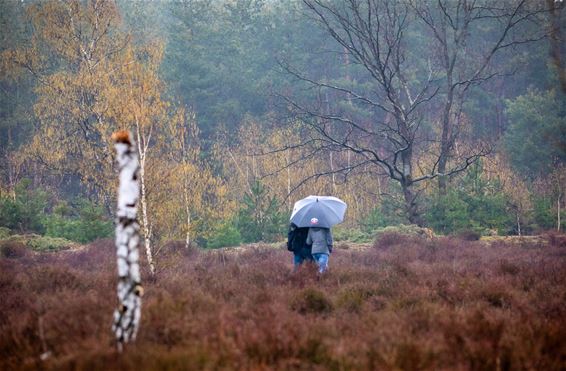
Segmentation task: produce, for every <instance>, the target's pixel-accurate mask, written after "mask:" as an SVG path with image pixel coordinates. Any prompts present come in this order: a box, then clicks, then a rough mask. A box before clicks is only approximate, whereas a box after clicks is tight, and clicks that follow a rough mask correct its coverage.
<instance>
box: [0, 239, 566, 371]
mask: <svg viewBox="0 0 566 371" xmlns="http://www.w3.org/2000/svg"><path fill="white" fill-rule="evenodd" d="M564 240H565V239H564V238H563V236H561V235H558V236H557V235H553V236H550V237H547V238H546V239H545V240H544V241H545V242H544V244H542V243H540V242H536V241H535V242H525V243H521V244H519V245H517V244H515V243H513V242H507V241H497V242H493V243H491V244H490V245H489V246H487V245H486V244H485V243H482V242H480V241H462V240H455V239H449V238H436V239H432V240H430V239H419V238H411V237H404V236H399V235H397V236H382V237H381V238H380V239H379V240H378V241H376V243H375V244H374V246H373V247H371V248H366V249H362V250H360V249H356V248H347V249H346V248H337V249H336V251H335V253H334V254H333V255H332V257H331V261H330V266H331V268H330V271H329V272H328V274H326V275H324V276H323V277H319V276H318V275H317V274H316V272H315V270H314V269H311V268H312V267H308V266H306V267H304V269H300V270H299V271H298V272H296V273H293V272H292V265H291V257H290V254H289V253H288V252H287V251H285V250H284V249H282V248H273V247H267V246H261V245H259V246H257V245H256V246H254V247H252V248H249V249H244V251H241V252H239V253H233V252H222V251H220V252H214V253H210V252H202V251H197V250H190V251H185V250H183V248H182V247H181V245H180V244H170V245H168V246H166V248H164V250H163V254H162V256H161V258H160V270H159V272H158V276H157V278H156V279H149V278H148V276H147V272H145V273H146V274H145V282H144V284H145V293H146V294H145V297H144V302H143V314H142V325H141V330H140V333H139V337H138V339H137V342H136V343H135V344H134V345H132V346H130V347H129V348H127V350H126V352H125V353H124V354H122V355H118V354H116V352H115V350H114V347H113V342H112V333H111V331H110V324H111V317H112V311H113V308H114V305H115V304H116V300H115V273H114V270H115V261H114V249H113V244H112V241H110V240H106V241H99V242H96V243H93V244H91V245H89V246H88V247H87V248H85V249H83V250H80V251H76V252H65V253H57V254H27V253H23V252H22V251H21V249H20V248H19V247H18V246H16V247H14V248H12V249H11V250H10V251H8V253H6V254H4V255H3V256H2V257H1V258H0V295H1V296H0V297H1V298H2V300H0V313H1V315H0V369H2V370H9V369H37V368H42V369H43V368H45V369H63V370H65V369H78V370H82V369H92V370H97V369H104V370H106V369H123V370H130V369H131V370H134V369H135V370H138V369H145V370H155V369H195V370H197V369H198V370H200V369H256V370H257V369H259V370H261V369H266V370H267V369H298V370H300V369H304V370H312V369H315V370H316V369H331V370H350V369H355V370H366V369H377V370H380V369H382V370H390V369H404V370H419V369H421V370H429V369H435V370H444V369H445V370H454V369H456V370H487V369H490V370H521V369H536V370H563V369H564V367H565V364H566V336H564V334H566V308H565V305H564V303H565V302H566V284H565V282H566V248H565V246H564ZM343 247H348V246H343ZM45 352H50V353H48V354H49V356H48V357H47V359H46V360H45V361H42V360H40V355H41V354H43V353H45Z"/></svg>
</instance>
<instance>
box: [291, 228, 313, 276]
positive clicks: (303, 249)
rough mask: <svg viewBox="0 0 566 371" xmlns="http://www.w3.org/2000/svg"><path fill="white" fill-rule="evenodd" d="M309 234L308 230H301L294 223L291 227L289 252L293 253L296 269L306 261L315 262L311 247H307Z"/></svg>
mask: <svg viewBox="0 0 566 371" xmlns="http://www.w3.org/2000/svg"><path fill="white" fill-rule="evenodd" d="M308 233H309V229H308V228H299V227H297V226H296V225H295V224H294V223H291V224H290V225H289V233H288V234H287V250H289V251H292V252H293V263H294V265H295V267H297V266H299V265H301V264H302V263H303V262H304V261H305V260H310V261H314V259H313V257H312V253H311V246H310V245H307V235H308Z"/></svg>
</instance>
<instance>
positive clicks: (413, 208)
mask: <svg viewBox="0 0 566 371" xmlns="http://www.w3.org/2000/svg"><path fill="white" fill-rule="evenodd" d="M401 187H402V189H403V196H404V199H405V210H406V212H407V218H408V219H409V222H411V224H416V225H418V226H419V227H422V226H423V221H422V219H421V216H420V215H419V212H418V209H417V202H416V195H415V194H414V192H413V190H412V189H411V185H410V184H409V185H407V184H405V183H401Z"/></svg>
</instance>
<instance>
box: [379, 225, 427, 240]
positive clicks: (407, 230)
mask: <svg viewBox="0 0 566 371" xmlns="http://www.w3.org/2000/svg"><path fill="white" fill-rule="evenodd" d="M431 232H432V231H431V230H430V229H428V228H423V227H419V226H418V225H415V224H408V225H405V224H399V225H390V226H387V227H384V228H379V229H377V230H376V231H375V234H376V237H379V236H381V235H385V234H400V235H405V236H415V237H417V236H429V235H430V234H431Z"/></svg>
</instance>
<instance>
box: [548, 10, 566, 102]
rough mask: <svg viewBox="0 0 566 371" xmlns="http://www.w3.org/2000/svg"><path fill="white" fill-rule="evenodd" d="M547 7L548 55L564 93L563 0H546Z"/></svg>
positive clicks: (564, 41)
mask: <svg viewBox="0 0 566 371" xmlns="http://www.w3.org/2000/svg"><path fill="white" fill-rule="evenodd" d="M546 3H547V7H548V9H549V24H550V29H549V36H550V56H551V58H552V62H553V63H554V65H555V66H556V72H557V74H558V81H559V82H560V88H561V89H562V92H563V93H565V94H566V62H565V61H564V59H565V56H564V53H565V52H566V48H565V47H564V45H565V44H566V40H565V39H564V27H565V26H564V24H565V23H566V22H564V7H565V6H566V5H564V4H566V1H564V0H546Z"/></svg>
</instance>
